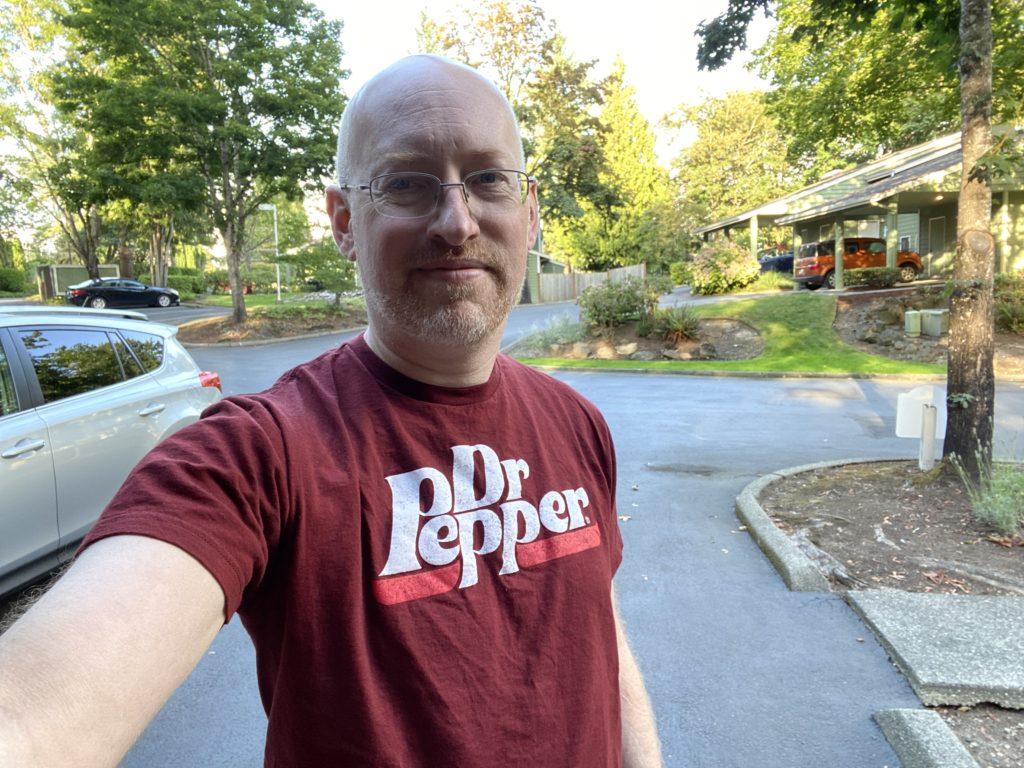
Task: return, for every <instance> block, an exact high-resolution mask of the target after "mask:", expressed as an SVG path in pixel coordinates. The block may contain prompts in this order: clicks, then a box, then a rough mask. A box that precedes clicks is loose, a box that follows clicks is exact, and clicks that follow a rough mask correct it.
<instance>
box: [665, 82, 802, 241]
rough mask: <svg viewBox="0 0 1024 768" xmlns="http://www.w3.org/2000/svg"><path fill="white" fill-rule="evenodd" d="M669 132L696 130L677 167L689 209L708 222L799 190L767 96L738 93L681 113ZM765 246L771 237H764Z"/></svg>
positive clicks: (672, 121)
mask: <svg viewBox="0 0 1024 768" xmlns="http://www.w3.org/2000/svg"><path fill="white" fill-rule="evenodd" d="M666 122H667V126H668V127H669V128H672V129H675V130H679V129H682V128H684V127H690V128H694V129H696V131H697V138H696V139H695V140H694V141H693V143H692V144H690V145H689V146H687V147H686V148H685V149H684V150H683V151H682V152H681V153H680V154H679V156H678V157H677V158H676V159H675V160H674V161H673V164H672V165H673V168H674V169H675V172H676V180H677V181H678V183H679V185H680V187H681V189H682V196H683V199H684V201H685V203H686V204H688V205H690V206H692V207H693V208H694V210H695V211H698V212H699V215H700V217H701V218H702V219H703V221H704V222H707V221H715V220H717V219H721V218H724V217H726V216H731V215H732V214H735V213H739V212H740V211H745V210H749V209H751V208H755V207H757V206H759V205H762V204H764V203H767V202H768V201H770V200H774V199H775V198H778V197H781V196H782V195H784V194H785V193H786V192H789V191H790V190H792V189H794V188H795V187H796V186H798V184H797V182H798V179H797V178H796V174H794V172H793V169H792V167H791V165H790V163H789V161H788V160H787V156H786V155H787V145H786V138H785V136H784V135H783V133H782V132H781V130H780V129H779V124H778V121H777V120H776V119H775V118H774V117H772V116H771V115H769V114H768V111H767V107H766V104H765V96H764V95H763V94H760V93H743V92H734V93H729V94H727V95H726V96H725V97H724V98H720V99H715V98H712V99H706V100H705V101H703V102H702V103H700V104H698V105H696V106H693V107H684V108H681V109H680V110H679V111H678V112H677V113H676V115H675V116H673V117H671V118H669V119H667V121H666ZM760 234H761V239H762V240H764V241H766V244H770V243H769V242H768V240H769V238H770V233H768V232H764V233H760Z"/></svg>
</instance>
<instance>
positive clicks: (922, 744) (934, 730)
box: [874, 709, 978, 768]
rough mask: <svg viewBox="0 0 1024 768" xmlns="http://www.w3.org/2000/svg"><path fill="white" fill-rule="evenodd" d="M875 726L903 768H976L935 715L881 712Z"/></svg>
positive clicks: (886, 710) (968, 754) (911, 710)
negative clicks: (886, 740) (887, 741)
mask: <svg viewBox="0 0 1024 768" xmlns="http://www.w3.org/2000/svg"><path fill="white" fill-rule="evenodd" d="M874 719H875V722H876V723H878V727H879V728H881V729H882V733H884V734H885V738H886V739H888V740H889V744H890V745H891V746H892V749H893V751H894V752H895V753H896V756H897V757H898V758H899V759H900V764H901V765H902V766H903V768H978V763H977V762H975V760H974V758H973V757H971V754H970V753H969V752H968V751H967V749H966V747H964V745H963V744H961V743H960V740H959V739H958V738H957V737H956V734H954V733H953V731H952V730H950V727H949V726H948V725H946V723H945V721H944V720H943V719H942V718H941V717H939V715H938V714H936V713H935V712H932V711H930V710H927V709H883V710H881V711H879V712H876V713H875V715H874Z"/></svg>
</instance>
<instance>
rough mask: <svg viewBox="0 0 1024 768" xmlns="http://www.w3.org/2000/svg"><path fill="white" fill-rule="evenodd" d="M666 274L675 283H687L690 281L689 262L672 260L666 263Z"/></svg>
mask: <svg viewBox="0 0 1024 768" xmlns="http://www.w3.org/2000/svg"><path fill="white" fill-rule="evenodd" d="M668 274H669V276H670V277H671V278H672V282H673V283H674V284H675V285H687V284H689V282H690V262H689V261H673V262H672V263H671V264H669V265H668Z"/></svg>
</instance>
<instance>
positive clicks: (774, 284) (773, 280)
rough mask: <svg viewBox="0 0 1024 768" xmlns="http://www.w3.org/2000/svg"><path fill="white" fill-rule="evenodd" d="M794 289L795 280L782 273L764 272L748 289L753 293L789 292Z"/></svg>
mask: <svg viewBox="0 0 1024 768" xmlns="http://www.w3.org/2000/svg"><path fill="white" fill-rule="evenodd" d="M792 289H793V278H792V277H790V276H789V275H784V274H782V273H781V272H762V273H761V274H760V275H758V277H757V280H755V281H754V282H752V283H751V284H750V285H748V286H747V287H746V289H745V290H748V291H750V292H752V293H767V292H768V291H789V290H792Z"/></svg>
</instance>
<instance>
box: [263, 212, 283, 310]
mask: <svg viewBox="0 0 1024 768" xmlns="http://www.w3.org/2000/svg"><path fill="white" fill-rule="evenodd" d="M260 210H261V211H273V212H274V269H275V270H276V273H277V303H278V304H280V303H281V255H280V253H279V252H278V247H277V206H276V205H275V204H274V203H261V204H260Z"/></svg>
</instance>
